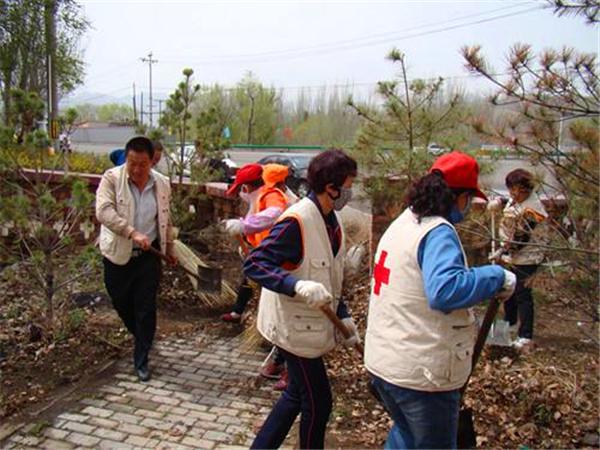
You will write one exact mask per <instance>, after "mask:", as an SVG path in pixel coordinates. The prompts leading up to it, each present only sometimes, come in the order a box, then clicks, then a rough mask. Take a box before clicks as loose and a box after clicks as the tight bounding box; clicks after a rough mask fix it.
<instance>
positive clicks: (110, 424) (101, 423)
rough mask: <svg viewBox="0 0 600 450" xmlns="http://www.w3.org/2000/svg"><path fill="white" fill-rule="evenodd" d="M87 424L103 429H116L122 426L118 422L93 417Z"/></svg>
mask: <svg viewBox="0 0 600 450" xmlns="http://www.w3.org/2000/svg"><path fill="white" fill-rule="evenodd" d="M86 423H89V424H90V425H94V426H97V427H103V428H116V427H118V426H119V425H120V424H119V422H117V421H116V420H112V419H104V418H102V417H92V418H90V419H89V420H88V421H87V422H86Z"/></svg>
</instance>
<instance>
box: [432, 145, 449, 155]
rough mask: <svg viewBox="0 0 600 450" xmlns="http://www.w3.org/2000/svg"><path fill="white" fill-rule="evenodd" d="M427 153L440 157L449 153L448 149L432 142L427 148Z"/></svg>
mask: <svg viewBox="0 0 600 450" xmlns="http://www.w3.org/2000/svg"><path fill="white" fill-rule="evenodd" d="M427 152H428V153H429V154H430V155H433V156H440V155H443V154H444V153H447V152H448V149H447V148H444V147H442V146H441V145H439V144H436V143H435V142H432V143H431V144H429V145H428V146H427Z"/></svg>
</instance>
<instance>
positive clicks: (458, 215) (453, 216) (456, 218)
mask: <svg viewBox="0 0 600 450" xmlns="http://www.w3.org/2000/svg"><path fill="white" fill-rule="evenodd" d="M471 200H472V198H471V197H470V196H469V199H468V200H467V205H466V206H465V209H464V210H463V211H461V210H460V209H458V206H456V204H455V205H453V206H452V210H451V211H450V216H449V217H448V221H449V222H450V223H451V224H455V223H460V222H462V221H463V220H465V216H466V215H467V214H468V213H469V210H470V209H471Z"/></svg>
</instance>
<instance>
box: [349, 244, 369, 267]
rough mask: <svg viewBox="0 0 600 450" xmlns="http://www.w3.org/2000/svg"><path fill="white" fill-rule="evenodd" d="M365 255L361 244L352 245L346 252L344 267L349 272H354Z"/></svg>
mask: <svg viewBox="0 0 600 450" xmlns="http://www.w3.org/2000/svg"><path fill="white" fill-rule="evenodd" d="M364 255H365V247H364V245H362V244H357V245H353V246H352V247H350V250H348V252H347V253H346V259H345V268H346V269H347V270H348V271H349V273H350V274H355V273H356V272H358V269H359V268H360V263H361V261H362V258H363V256H364Z"/></svg>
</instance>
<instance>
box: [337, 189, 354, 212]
mask: <svg viewBox="0 0 600 450" xmlns="http://www.w3.org/2000/svg"><path fill="white" fill-rule="evenodd" d="M339 193H340V195H339V196H338V197H337V198H335V199H333V209H335V210H336V211H340V210H341V209H342V208H344V206H346V205H347V204H348V202H349V201H350V200H351V199H352V188H347V187H343V186H342V187H341V188H339Z"/></svg>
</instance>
